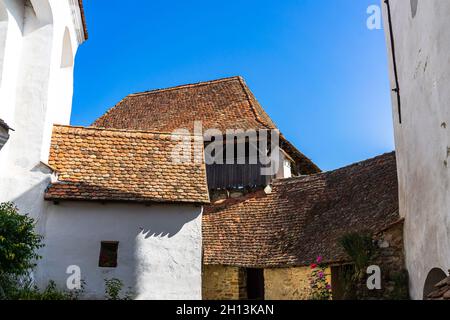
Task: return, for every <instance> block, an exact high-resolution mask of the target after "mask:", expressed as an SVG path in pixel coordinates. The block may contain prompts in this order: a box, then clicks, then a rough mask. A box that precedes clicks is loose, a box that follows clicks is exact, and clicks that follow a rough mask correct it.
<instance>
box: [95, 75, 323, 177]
mask: <svg viewBox="0 0 450 320" xmlns="http://www.w3.org/2000/svg"><path fill="white" fill-rule="evenodd" d="M196 121H201V122H202V127H203V130H207V129H218V130H220V131H221V132H223V133H225V132H226V130H227V129H241V130H250V129H254V130H258V129H277V127H276V125H275V124H274V123H273V121H272V120H271V119H270V117H269V116H268V115H267V113H266V112H265V111H264V109H263V108H262V107H261V105H260V104H259V102H258V101H257V100H256V98H255V96H254V95H253V93H252V92H251V91H250V89H249V88H248V86H247V84H246V83H245V81H244V80H243V79H242V77H231V78H224V79H218V80H213V81H207V82H200V83H195V84H188V85H182V86H177V87H173V88H167V89H159V90H153V91H147V92H142V93H136V94H131V95H129V96H127V97H125V98H124V99H123V100H122V101H120V102H119V103H118V104H117V105H116V106H114V107H113V108H111V109H110V110H109V111H107V112H106V113H105V114H104V115H103V116H101V117H100V118H98V119H97V120H96V121H95V122H94V123H93V126H95V127H103V128H116V129H131V130H149V131H162V132H173V131H174V130H176V129H188V130H189V131H190V132H193V130H194V123H195V122H196ZM281 145H282V147H284V148H285V150H286V151H287V152H288V153H289V155H290V156H291V157H292V158H293V159H294V160H295V161H296V162H297V163H299V164H300V165H301V170H300V171H301V173H304V174H310V173H317V172H320V169H319V168H318V167H317V166H316V165H315V164H314V163H313V162H312V161H311V160H310V159H308V158H307V157H306V156H305V155H303V154H302V153H301V152H300V151H298V150H297V149H296V148H295V147H294V146H293V145H292V144H290V143H289V142H288V141H287V139H286V138H285V137H284V136H281Z"/></svg>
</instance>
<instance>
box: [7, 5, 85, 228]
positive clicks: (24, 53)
mask: <svg viewBox="0 0 450 320" xmlns="http://www.w3.org/2000/svg"><path fill="white" fill-rule="evenodd" d="M72 9H73V3H72V1H71V0H31V1H25V0H0V57H1V58H0V72H1V77H0V79H1V81H0V118H1V119H3V120H5V121H6V122H7V123H8V125H9V126H10V127H12V128H13V129H14V130H15V131H12V132H11V137H10V139H9V141H8V143H7V144H6V146H5V147H4V148H3V149H2V150H1V152H0V202H3V201H14V202H15V203H16V204H17V205H18V206H19V208H20V209H21V211H22V212H25V213H29V214H30V215H31V216H32V217H33V218H37V219H42V218H43V212H44V211H45V207H46V204H45V203H44V201H43V192H44V190H45V188H46V186H47V185H48V182H49V181H50V171H49V170H48V168H46V167H45V166H44V165H42V164H41V161H42V162H44V163H46V162H47V160H48V152H49V145H50V138H51V131H52V126H53V124H54V123H59V124H69V121H70V113H71V106H72V95H73V65H74V63H73V62H74V57H75V54H76V52H77V49H78V46H79V44H81V42H82V41H83V39H80V36H79V34H80V30H79V29H80V24H81V21H80V17H79V12H77V11H73V10H72ZM74 12H75V13H76V14H74ZM68 46H70V49H71V50H69V52H71V55H72V57H70V54H69V57H67V54H66V55H65V60H67V59H69V60H71V61H72V63H71V64H70V63H69V64H67V63H64V64H62V61H63V53H67V52H68V50H67V47H68ZM38 228H39V231H42V224H39V226H38Z"/></svg>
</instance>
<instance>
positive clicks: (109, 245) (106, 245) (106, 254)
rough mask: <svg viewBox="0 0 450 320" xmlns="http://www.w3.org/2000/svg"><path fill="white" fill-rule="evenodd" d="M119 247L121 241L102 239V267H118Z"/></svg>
mask: <svg viewBox="0 0 450 320" xmlns="http://www.w3.org/2000/svg"><path fill="white" fill-rule="evenodd" d="M118 248H119V242H115V241H102V244H101V247H100V258H99V261H98V266H99V267H101V268H116V267H117V250H118Z"/></svg>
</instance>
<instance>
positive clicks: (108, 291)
mask: <svg viewBox="0 0 450 320" xmlns="http://www.w3.org/2000/svg"><path fill="white" fill-rule="evenodd" d="M122 289H123V282H122V281H121V280H119V279H116V278H112V279H105V298H106V299H107V300H131V299H132V292H131V289H130V288H129V289H128V291H127V292H125V295H124V296H123V297H121V296H120V293H121V292H122Z"/></svg>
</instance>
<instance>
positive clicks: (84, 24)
mask: <svg viewBox="0 0 450 320" xmlns="http://www.w3.org/2000/svg"><path fill="white" fill-rule="evenodd" d="M78 5H79V6H80V13H81V20H82V22H83V31H84V39H85V40H87V39H88V38H89V34H88V31H87V23H86V15H85V14H84V6H83V0H78Z"/></svg>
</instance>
